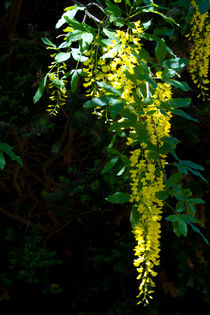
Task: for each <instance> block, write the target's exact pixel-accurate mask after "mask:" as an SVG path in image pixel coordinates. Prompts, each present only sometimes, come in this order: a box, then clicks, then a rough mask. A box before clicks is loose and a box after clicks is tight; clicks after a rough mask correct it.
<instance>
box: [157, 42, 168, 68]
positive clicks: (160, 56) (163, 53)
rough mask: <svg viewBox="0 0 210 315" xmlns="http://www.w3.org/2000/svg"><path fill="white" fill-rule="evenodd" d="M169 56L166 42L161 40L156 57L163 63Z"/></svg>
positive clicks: (158, 43)
mask: <svg viewBox="0 0 210 315" xmlns="http://www.w3.org/2000/svg"><path fill="white" fill-rule="evenodd" d="M166 54H167V50H166V42H165V40H164V39H163V38H161V39H160V40H159V41H158V42H157V45H156V47H155V56H156V58H157V61H158V63H161V62H162V61H163V60H164V59H165V56H166Z"/></svg>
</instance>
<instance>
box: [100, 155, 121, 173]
mask: <svg viewBox="0 0 210 315" xmlns="http://www.w3.org/2000/svg"><path fill="white" fill-rule="evenodd" d="M119 158H120V157H119V156H115V157H113V158H112V159H111V160H110V161H109V162H108V163H107V164H106V165H105V166H104V168H103V169H102V171H101V174H104V173H106V172H108V171H109V170H111V169H112V168H113V167H114V166H115V164H116V163H117V161H118V160H119Z"/></svg>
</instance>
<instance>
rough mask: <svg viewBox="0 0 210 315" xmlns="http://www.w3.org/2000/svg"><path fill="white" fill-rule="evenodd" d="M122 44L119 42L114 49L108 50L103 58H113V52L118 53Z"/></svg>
mask: <svg viewBox="0 0 210 315" xmlns="http://www.w3.org/2000/svg"><path fill="white" fill-rule="evenodd" d="M120 47H121V45H120V44H118V45H116V46H115V47H113V48H112V49H110V50H108V51H107V52H106V53H105V54H104V55H103V56H101V59H106V58H113V54H116V53H117V52H118V51H119V50H120Z"/></svg>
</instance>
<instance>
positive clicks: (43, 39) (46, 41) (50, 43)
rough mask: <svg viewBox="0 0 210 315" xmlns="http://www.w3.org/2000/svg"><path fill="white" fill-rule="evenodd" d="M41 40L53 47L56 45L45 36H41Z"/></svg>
mask: <svg viewBox="0 0 210 315" xmlns="http://www.w3.org/2000/svg"><path fill="white" fill-rule="evenodd" d="M41 40H42V41H43V43H44V44H46V45H48V46H50V47H53V48H57V47H56V45H55V44H53V43H52V42H51V41H50V40H49V39H48V38H47V37H41Z"/></svg>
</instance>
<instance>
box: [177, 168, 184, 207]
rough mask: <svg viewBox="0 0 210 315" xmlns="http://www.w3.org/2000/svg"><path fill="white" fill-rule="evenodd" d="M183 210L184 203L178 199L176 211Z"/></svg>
mask: <svg viewBox="0 0 210 315" xmlns="http://www.w3.org/2000/svg"><path fill="white" fill-rule="evenodd" d="M178 174H179V173H178ZM184 210H185V204H184V200H180V201H178V202H177V204H176V211H177V212H179V213H181V212H183V211H184Z"/></svg>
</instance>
